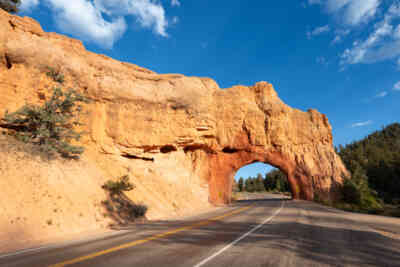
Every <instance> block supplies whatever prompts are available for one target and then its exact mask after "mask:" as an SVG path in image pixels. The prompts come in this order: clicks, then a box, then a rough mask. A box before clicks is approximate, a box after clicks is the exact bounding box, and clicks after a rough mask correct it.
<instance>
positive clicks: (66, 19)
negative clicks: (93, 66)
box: [46, 0, 126, 48]
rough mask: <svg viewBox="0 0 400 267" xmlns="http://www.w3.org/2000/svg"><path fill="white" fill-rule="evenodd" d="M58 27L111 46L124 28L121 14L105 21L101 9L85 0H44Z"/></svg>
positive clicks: (88, 39) (86, 39)
mask: <svg viewBox="0 0 400 267" xmlns="http://www.w3.org/2000/svg"><path fill="white" fill-rule="evenodd" d="M46 2H48V4H49V5H50V7H51V8H52V10H53V12H54V13H53V16H54V19H55V21H56V25H57V26H58V28H59V29H60V30H61V31H63V32H66V33H69V34H72V35H75V36H78V37H80V38H82V39H83V40H85V41H92V42H94V43H97V44H98V45H100V46H103V47H105V48H111V47H112V46H113V44H114V43H115V42H116V41H117V40H118V39H119V38H120V37H121V36H122V34H123V33H124V32H125V30H126V23H125V20H124V18H123V17H122V16H119V17H116V18H115V19H113V20H112V21H106V20H105V19H104V18H103V15H102V13H101V11H100V10H99V9H98V8H96V6H94V5H93V4H92V2H90V1H86V0H74V1H72V0H69V1H68V0H46Z"/></svg>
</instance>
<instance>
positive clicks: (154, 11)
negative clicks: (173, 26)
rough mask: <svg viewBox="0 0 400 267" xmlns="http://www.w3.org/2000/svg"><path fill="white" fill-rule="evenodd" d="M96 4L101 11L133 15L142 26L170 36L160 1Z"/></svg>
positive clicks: (101, 1) (116, 0) (122, 0)
mask: <svg viewBox="0 0 400 267" xmlns="http://www.w3.org/2000/svg"><path fill="white" fill-rule="evenodd" d="M62 1H68V0H62ZM79 1H86V0H79ZM94 4H95V6H96V8H98V9H99V10H101V12H103V13H106V14H108V15H114V16H128V15H133V16H135V17H136V19H137V21H138V22H139V23H140V24H141V26H142V27H144V28H152V29H153V31H154V32H155V33H156V34H158V35H161V36H164V37H167V36H168V34H167V32H166V28H167V27H168V21H167V19H166V17H165V10H164V8H163V6H162V5H161V4H160V3H158V2H155V1H152V0H94Z"/></svg>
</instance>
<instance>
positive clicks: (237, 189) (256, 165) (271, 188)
mask: <svg viewBox="0 0 400 267" xmlns="http://www.w3.org/2000/svg"><path fill="white" fill-rule="evenodd" d="M232 193H233V194H234V195H236V196H237V198H239V199H248V198H251V197H256V198H259V197H263V195H265V197H268V195H270V194H275V195H286V196H291V189H290V186H289V182H288V179H287V175H286V173H285V172H283V171H281V170H280V169H279V168H275V167H273V166H272V165H269V164H266V163H263V162H252V163H250V164H247V165H245V166H243V167H241V168H240V169H239V170H237V171H236V174H235V177H234V183H233V187H232Z"/></svg>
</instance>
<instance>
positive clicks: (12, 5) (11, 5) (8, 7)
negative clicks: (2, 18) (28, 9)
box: [0, 0, 21, 13]
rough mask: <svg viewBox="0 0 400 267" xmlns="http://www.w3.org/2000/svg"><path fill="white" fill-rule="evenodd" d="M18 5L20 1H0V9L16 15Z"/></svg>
mask: <svg viewBox="0 0 400 267" xmlns="http://www.w3.org/2000/svg"><path fill="white" fill-rule="evenodd" d="M20 5H21V0H0V8H1V9H3V10H5V11H7V12H9V13H17V12H18V11H19V6H20Z"/></svg>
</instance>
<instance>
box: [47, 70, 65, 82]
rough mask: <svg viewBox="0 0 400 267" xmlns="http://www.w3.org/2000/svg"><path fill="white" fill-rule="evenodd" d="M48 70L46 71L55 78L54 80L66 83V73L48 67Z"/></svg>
mask: <svg viewBox="0 0 400 267" xmlns="http://www.w3.org/2000/svg"><path fill="white" fill-rule="evenodd" d="M47 69H48V71H47V72H46V74H47V76H49V77H50V78H52V79H53V81H55V82H58V83H60V84H63V83H64V75H63V74H62V73H61V72H60V71H57V70H55V69H54V68H51V67H47Z"/></svg>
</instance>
